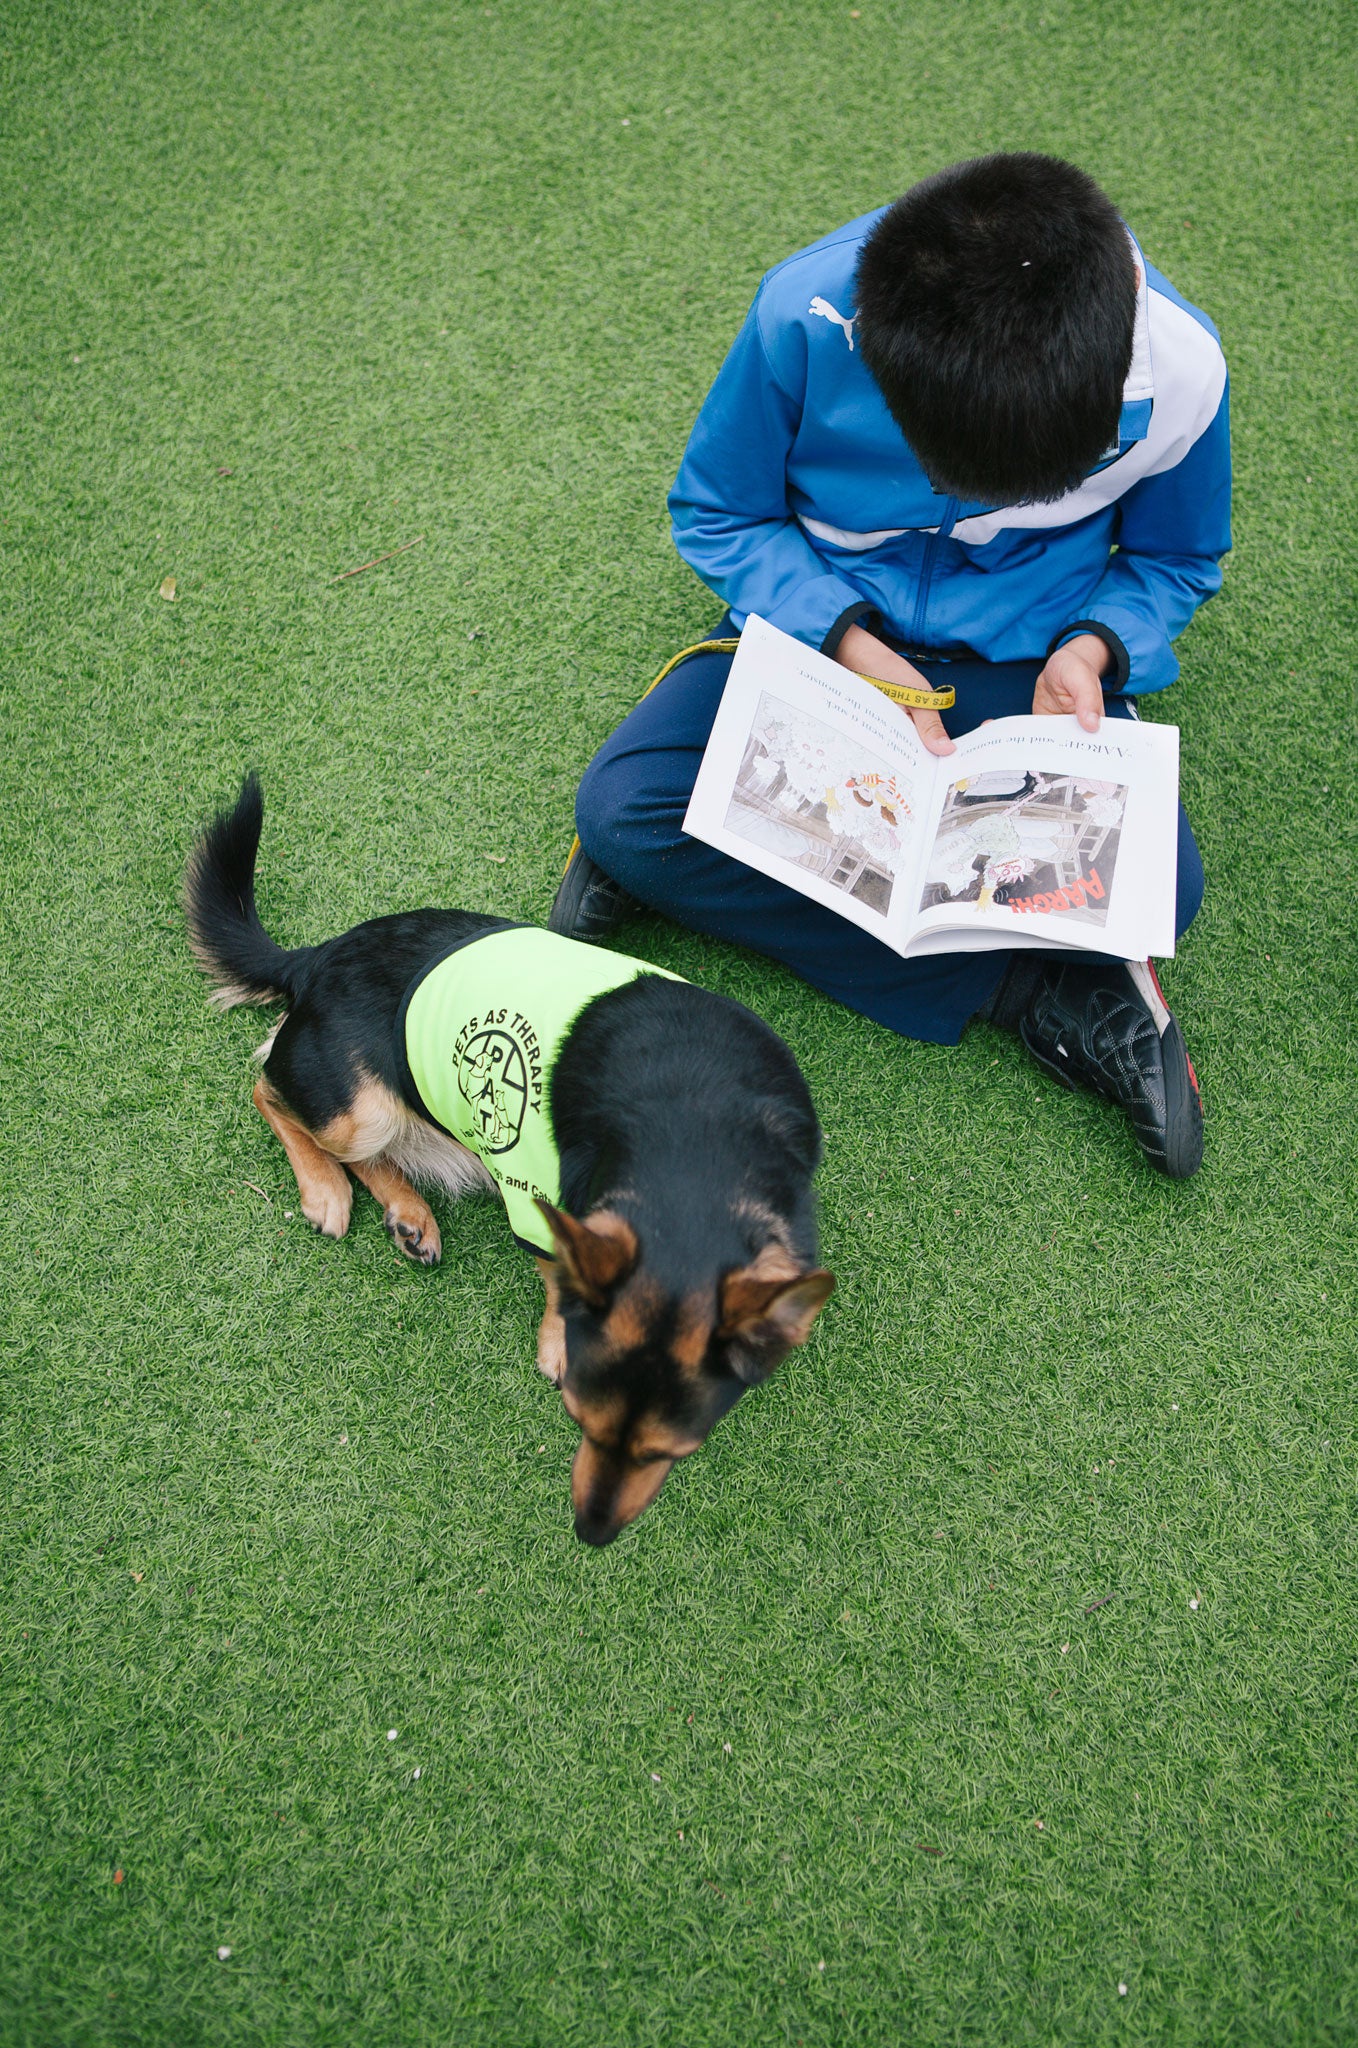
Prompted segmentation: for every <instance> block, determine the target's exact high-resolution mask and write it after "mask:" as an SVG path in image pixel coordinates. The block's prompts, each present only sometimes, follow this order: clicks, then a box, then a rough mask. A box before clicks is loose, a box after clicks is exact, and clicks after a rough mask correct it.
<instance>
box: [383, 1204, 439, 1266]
mask: <svg viewBox="0 0 1358 2048" xmlns="http://www.w3.org/2000/svg"><path fill="white" fill-rule="evenodd" d="M420 1207H421V1208H422V1209H423V1208H424V1205H423V1203H421V1205H420ZM382 1220H383V1222H384V1223H385V1224H386V1226H387V1235H388V1237H389V1238H390V1239H391V1241H392V1243H393V1244H394V1245H395V1247H396V1249H397V1251H398V1252H403V1253H404V1254H405V1256H406V1258H408V1259H413V1260H414V1261H415V1263H416V1265H417V1266H437V1264H438V1262H439V1260H440V1259H441V1258H442V1257H443V1240H442V1238H441V1237H440V1236H439V1227H438V1225H437V1223H435V1221H434V1218H433V1216H432V1215H431V1214H430V1212H429V1210H428V1209H424V1214H423V1215H422V1216H421V1215H418V1214H417V1213H415V1212H414V1211H412V1210H411V1208H410V1207H409V1206H408V1205H406V1206H404V1207H402V1208H399V1209H398V1208H397V1207H396V1205H395V1203H393V1204H392V1206H391V1207H390V1208H389V1209H388V1210H387V1211H386V1214H385V1215H384V1216H383V1219H382Z"/></svg>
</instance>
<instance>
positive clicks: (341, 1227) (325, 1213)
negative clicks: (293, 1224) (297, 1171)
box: [302, 1176, 354, 1237]
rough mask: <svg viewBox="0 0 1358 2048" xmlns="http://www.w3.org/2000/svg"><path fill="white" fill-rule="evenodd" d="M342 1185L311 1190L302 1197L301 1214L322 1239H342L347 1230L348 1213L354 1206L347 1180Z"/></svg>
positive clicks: (352, 1194)
mask: <svg viewBox="0 0 1358 2048" xmlns="http://www.w3.org/2000/svg"><path fill="white" fill-rule="evenodd" d="M341 1179H342V1180H343V1185H342V1186H340V1185H338V1184H337V1185H336V1186H334V1187H327V1188H324V1189H313V1190H312V1191H311V1192H310V1193H308V1194H306V1195H303V1197H302V1214H303V1215H304V1216H305V1217H306V1220H307V1222H308V1223H310V1224H311V1225H312V1227H313V1229H315V1230H319V1231H320V1233H321V1236H322V1237H343V1235H344V1233H345V1231H346V1230H347V1229H348V1228H349V1212H350V1211H351V1209H352V1208H353V1205H354V1191H353V1189H352V1188H351V1187H350V1185H349V1183H348V1181H347V1180H344V1179H343V1176H341Z"/></svg>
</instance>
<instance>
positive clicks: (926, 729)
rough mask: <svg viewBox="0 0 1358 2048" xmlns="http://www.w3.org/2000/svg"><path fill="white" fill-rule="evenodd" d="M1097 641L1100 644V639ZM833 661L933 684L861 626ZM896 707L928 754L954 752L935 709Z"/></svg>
mask: <svg viewBox="0 0 1358 2048" xmlns="http://www.w3.org/2000/svg"><path fill="white" fill-rule="evenodd" d="M1099 644H1100V646H1102V644H1103V643H1102V641H1100V643H1099ZM835 660H836V661H839V662H842V663H843V664H844V666H845V668H852V669H857V671H858V673H859V674H860V675H863V676H876V677H877V679H878V681H879V682H883V683H900V684H901V685H902V686H903V687H904V688H905V689H907V690H928V689H931V688H932V687H933V686H932V684H931V683H930V681H929V678H928V677H927V676H922V675H921V674H920V672H919V670H918V669H917V668H912V667H911V665H910V663H909V662H908V661H907V660H906V658H905V656H904V655H903V654H894V653H893V652H892V650H891V649H890V648H889V647H888V646H887V644H886V642H885V640H879V639H878V638H877V635H876V634H875V633H867V632H865V631H864V630H863V628H862V627H861V626H850V627H849V628H848V630H847V632H846V633H845V635H844V637H843V639H842V640H841V641H840V643H839V645H838V647H837V648H836V649H835ZM889 701H890V700H889V699H888V702H889ZM896 709H897V710H898V711H901V712H902V713H903V714H904V716H905V717H906V718H912V719H913V720H914V722H915V731H916V732H917V733H918V734H919V736H920V738H921V740H923V742H924V744H925V746H926V747H927V748H928V750H929V752H930V753H931V754H952V753H955V752H956V751H957V750H956V748H955V747H954V745H953V743H952V741H951V740H950V739H949V738H948V735H947V732H946V731H945V730H944V725H943V720H942V719H941V718H940V717H939V715H938V713H937V712H936V711H909V710H907V709H906V708H905V706H904V705H899V704H898V705H897V706H896Z"/></svg>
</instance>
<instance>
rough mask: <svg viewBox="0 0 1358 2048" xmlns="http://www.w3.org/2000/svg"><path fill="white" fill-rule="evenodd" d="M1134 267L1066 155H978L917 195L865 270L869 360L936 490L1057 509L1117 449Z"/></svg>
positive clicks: (883, 223) (873, 247) (864, 334)
mask: <svg viewBox="0 0 1358 2048" xmlns="http://www.w3.org/2000/svg"><path fill="white" fill-rule="evenodd" d="M1136 290H1137V286H1136V263H1135V258H1134V256H1133V254H1132V246H1131V242H1130V241H1129V239H1128V236H1127V230H1126V229H1125V228H1124V226H1123V224H1122V222H1121V220H1120V219H1119V218H1118V214H1117V211H1116V209H1115V207H1114V206H1113V203H1112V201H1111V200H1110V199H1108V198H1107V197H1106V196H1105V195H1104V193H1102V192H1101V191H1100V190H1099V188H1098V186H1097V185H1096V184H1095V183H1094V180H1093V179H1092V178H1090V177H1088V176H1086V174H1085V172H1083V171H1081V170H1079V169H1077V168H1076V166H1075V165H1074V164H1068V163H1063V162H1062V161H1061V159H1060V158H1059V157H1051V156H1038V155H1035V154H1033V153H1031V152H1028V151H1024V152H1022V153H1018V154H1013V155H1002V156H984V157H976V158H974V159H973V160H972V161H971V162H969V163H962V164H953V165H952V166H951V167H950V168H949V169H948V170H945V171H938V172H936V173H935V175H934V176H933V177H932V178H926V179H924V181H923V183H922V184H919V185H915V186H913V187H912V189H911V190H910V191H909V192H907V193H906V194H905V196H904V198H901V199H898V200H897V201H896V204H895V205H894V206H893V207H891V208H889V210H888V211H887V212H886V213H885V214H883V216H882V218H881V220H879V221H878V223H877V225H876V227H875V228H874V229H873V230H872V233H871V234H870V235H869V236H868V239H867V241H866V242H865V243H864V245H863V251H862V255H861V256H860V258H859V264H858V319H857V333H858V342H859V347H860V348H861V349H862V352H863V359H864V361H865V362H866V364H867V366H868V368H869V369H870V370H871V372H872V374H873V377H874V378H875V379H876V381H877V383H878V385H879V386H880V388H881V391H882V395H883V397H884V398H885V399H886V402H887V405H888V406H889V407H890V409H891V414H892V417H893V418H894V419H895V421H896V423H897V425H898V426H899V427H900V430H901V432H902V433H903V434H904V435H905V438H906V440H907V441H908V442H909V443H910V445H911V447H912V448H913V449H914V451H915V453H916V455H918V457H919V459H920V461H921V463H922V464H923V465H924V468H925V471H926V472H927V474H928V476H929V478H930V481H931V482H932V483H933V485H934V488H935V489H936V490H940V491H943V492H946V494H947V495H948V496H949V497H957V498H964V499H970V500H979V501H980V502H982V503H986V504H1001V505H1005V504H1017V503H1021V502H1033V501H1042V500H1048V499H1052V498H1060V497H1063V496H1064V495H1065V493H1066V492H1067V491H1069V490H1073V489H1074V487H1075V485H1076V484H1078V483H1079V481H1080V479H1081V477H1083V476H1084V475H1085V474H1086V473H1087V472H1088V471H1089V470H1090V469H1091V468H1093V466H1094V464H1095V463H1096V462H1097V461H1098V459H1099V457H1100V456H1101V455H1102V454H1103V453H1104V451H1105V450H1106V449H1107V448H1108V446H1109V444H1110V443H1111V442H1113V441H1115V440H1116V438H1117V427H1118V415H1119V412H1120V411H1121V407H1122V387H1123V384H1124V383H1125V382H1126V378H1127V372H1128V370H1129V368H1130V367H1131V360H1132V333H1133V329H1134V326H1135V323H1136Z"/></svg>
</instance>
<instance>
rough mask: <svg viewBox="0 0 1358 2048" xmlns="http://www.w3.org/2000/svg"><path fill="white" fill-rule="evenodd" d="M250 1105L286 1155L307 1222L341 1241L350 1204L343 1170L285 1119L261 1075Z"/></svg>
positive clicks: (289, 1118)
mask: <svg viewBox="0 0 1358 2048" xmlns="http://www.w3.org/2000/svg"><path fill="white" fill-rule="evenodd" d="M254 1104H255V1108H256V1109H257V1110H258V1111H259V1113H260V1115H261V1116H262V1117H263V1119H264V1121H265V1123H266V1124H267V1125H268V1126H269V1129H270V1130H271V1131H272V1132H273V1133H274V1135H275V1136H276V1137H277V1138H278V1140H279V1142H280V1144H281V1145H282V1147H283V1150H284V1151H285V1152H286V1153H287V1155H288V1159H289V1162H290V1163H291V1166H292V1170H293V1172H294V1173H295V1174H296V1176H297V1192H298V1194H299V1195H300V1196H301V1198H302V1214H303V1215H304V1216H305V1217H306V1220H307V1222H308V1223H311V1224H314V1225H315V1227H316V1229H317V1230H319V1231H320V1232H321V1234H322V1235H323V1236H325V1237H343V1235H344V1233H345V1231H346V1230H347V1229H348V1228H349V1215H350V1211H351V1210H352V1208H353V1202H354V1191H353V1188H352V1187H351V1186H350V1184H349V1176H348V1174H347V1173H346V1172H345V1171H344V1168H343V1167H342V1166H341V1165H340V1163H339V1161H338V1160H337V1159H332V1158H331V1157H330V1156H329V1154H328V1153H326V1152H323V1151H322V1150H321V1147H320V1146H319V1145H318V1144H317V1143H316V1140H315V1139H314V1138H313V1137H312V1135H311V1133H310V1131H308V1130H304V1129H303V1127H302V1125H301V1124H299V1123H298V1121H297V1119H296V1117H293V1116H289V1115H288V1113H287V1111H286V1110H285V1109H284V1107H283V1105H282V1103H281V1102H280V1101H279V1100H278V1097H277V1096H276V1095H275V1094H274V1092H273V1090H272V1089H271V1088H270V1086H269V1084H268V1082H267V1081H266V1080H265V1079H264V1077H263V1075H261V1076H260V1078H259V1080H258V1081H256V1083H255V1088H254Z"/></svg>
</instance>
